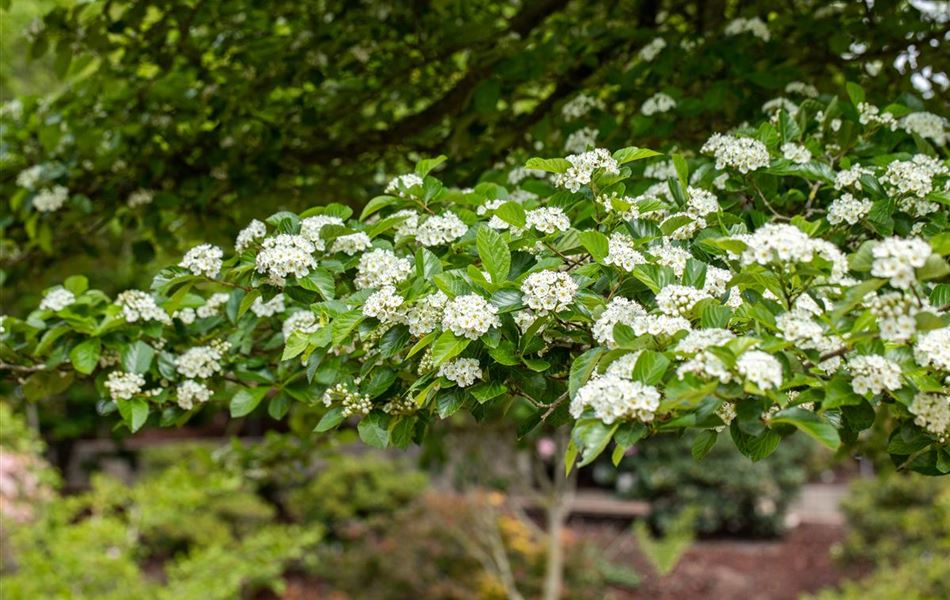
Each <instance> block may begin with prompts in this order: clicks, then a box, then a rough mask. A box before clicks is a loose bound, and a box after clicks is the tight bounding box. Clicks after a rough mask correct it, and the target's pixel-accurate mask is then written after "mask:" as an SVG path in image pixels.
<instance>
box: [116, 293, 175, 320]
mask: <svg viewBox="0 0 950 600" xmlns="http://www.w3.org/2000/svg"><path fill="white" fill-rule="evenodd" d="M115 303H116V304H117V305H118V306H119V307H121V308H122V316H123V317H124V318H125V320H126V321H127V322H129V323H135V322H136V321H158V322H160V323H165V324H166V325H170V324H171V318H170V317H169V316H168V313H166V312H165V311H164V310H162V309H161V308H159V306H158V305H157V304H156V303H155V298H153V297H152V296H150V295H149V294H147V293H146V292H143V291H141V290H126V291H124V292H122V293H121V294H119V295H118V296H116V298H115Z"/></svg>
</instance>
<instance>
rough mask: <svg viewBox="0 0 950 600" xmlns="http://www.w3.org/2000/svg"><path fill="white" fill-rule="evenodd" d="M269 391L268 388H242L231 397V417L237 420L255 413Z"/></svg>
mask: <svg viewBox="0 0 950 600" xmlns="http://www.w3.org/2000/svg"><path fill="white" fill-rule="evenodd" d="M267 390H268V388H266V387H254V388H241V389H240V390H238V392H237V393H236V394H234V396H232V397H231V406H230V408H231V416H232V417H235V418H237V417H243V416H246V415H249V414H251V413H252V412H254V409H255V408H257V405H258V404H260V403H261V400H263V398H264V396H265V395H266V394H267Z"/></svg>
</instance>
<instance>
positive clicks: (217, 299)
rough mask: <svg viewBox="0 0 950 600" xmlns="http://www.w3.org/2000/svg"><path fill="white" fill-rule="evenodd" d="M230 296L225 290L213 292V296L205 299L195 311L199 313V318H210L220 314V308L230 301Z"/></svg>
mask: <svg viewBox="0 0 950 600" xmlns="http://www.w3.org/2000/svg"><path fill="white" fill-rule="evenodd" d="M229 299H230V296H228V295H227V294H225V293H224V292H218V293H216V294H211V297H210V298H208V299H207V300H205V303H204V304H203V305H201V306H199V307H198V310H197V311H195V312H196V314H197V315H198V318H201V319H208V318H210V317H213V316H215V315H217V314H218V309H220V308H221V307H222V306H224V305H225V304H227V303H228V300H229Z"/></svg>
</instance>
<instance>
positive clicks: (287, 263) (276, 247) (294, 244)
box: [256, 233, 317, 284]
mask: <svg viewBox="0 0 950 600" xmlns="http://www.w3.org/2000/svg"><path fill="white" fill-rule="evenodd" d="M315 251H316V248H315V247H314V245H313V243H312V242H311V241H310V240H308V239H307V238H305V237H303V236H302V235H291V234H288V233H281V234H279V235H277V236H275V237H269V238H265V239H264V241H263V242H261V250H260V252H259V253H258V254H257V259H256V266H257V272H258V273H265V274H267V275H268V276H269V277H270V278H271V279H272V280H273V281H274V282H275V283H278V284H282V283H283V281H284V279H285V278H286V277H287V276H289V275H294V276H296V277H306V276H307V274H308V273H310V270H311V269H313V268H315V267H316V266H317V261H316V259H314V257H313V253H314V252H315Z"/></svg>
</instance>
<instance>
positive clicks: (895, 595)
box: [807, 554, 950, 600]
mask: <svg viewBox="0 0 950 600" xmlns="http://www.w3.org/2000/svg"><path fill="white" fill-rule="evenodd" d="M947 597H950V555H946V554H944V555H939V554H938V555H931V554H922V555H916V556H915V555H911V556H908V559H907V560H906V561H903V562H901V563H900V564H899V565H896V566H893V567H888V568H883V569H881V570H879V571H875V572H874V573H873V574H872V575H871V576H869V577H868V578H867V579H864V580H861V581H847V582H845V583H844V584H843V585H842V586H841V588H840V589H835V590H825V591H822V592H820V593H818V594H815V595H814V596H808V597H807V600H941V599H942V598H947Z"/></svg>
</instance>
